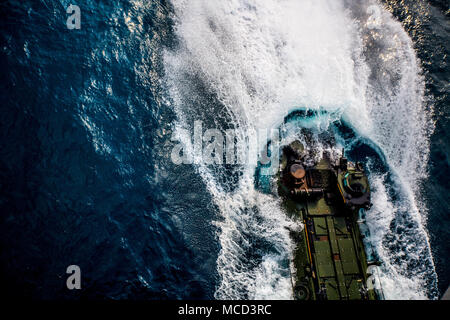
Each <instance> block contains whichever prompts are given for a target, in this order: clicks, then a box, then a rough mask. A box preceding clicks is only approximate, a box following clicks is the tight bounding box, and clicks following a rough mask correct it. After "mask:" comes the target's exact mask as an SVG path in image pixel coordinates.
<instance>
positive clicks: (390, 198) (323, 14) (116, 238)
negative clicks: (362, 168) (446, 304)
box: [0, 0, 450, 300]
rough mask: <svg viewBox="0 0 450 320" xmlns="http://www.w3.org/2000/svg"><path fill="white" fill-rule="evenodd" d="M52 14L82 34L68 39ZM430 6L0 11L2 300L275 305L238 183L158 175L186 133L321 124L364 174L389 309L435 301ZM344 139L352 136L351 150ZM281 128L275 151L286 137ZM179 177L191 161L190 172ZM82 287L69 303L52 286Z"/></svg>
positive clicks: (256, 225) (433, 25)
mask: <svg viewBox="0 0 450 320" xmlns="http://www.w3.org/2000/svg"><path fill="white" fill-rule="evenodd" d="M70 4H74V5H78V6H79V7H80V11H81V15H80V17H81V28H80V29H68V28H67V25H66V21H67V19H68V17H69V16H70V14H68V13H67V12H66V9H67V8H68V7H69V5H70ZM449 32H450V8H449V2H448V1H446V0H418V1H417V0H403V1H394V0H384V1H375V0H367V1H362V0H339V1H338V0H303V1H295V0H283V1H276V0H264V1H260V0H258V1H256V0H220V1H219V0H217V1H211V0H189V1H188V0H171V1H169V0H159V1H156V0H155V1H144V0H121V1H101V0H97V1H90V0H77V1H69V0H67V1H66V0H60V1H50V0H46V1H34V0H33V1H27V0H20V1H19V0H16V1H13V0H9V1H2V2H1V4H0V57H1V59H0V63H1V80H0V93H1V104H0V106H1V112H0V124H1V125H0V143H1V145H0V283H1V284H2V289H3V292H4V293H6V294H8V295H9V296H10V297H23V298H32V299H69V300H70V299H114V300H115V299H132V300H144V299H292V293H291V282H290V278H289V261H290V257H291V254H292V248H293V243H292V240H291V239H290V237H289V231H288V229H289V228H291V227H292V224H293V223H292V221H290V220H289V219H288V218H287V216H286V215H285V214H284V212H283V210H282V209H281V206H280V202H279V199H278V198H277V197H276V196H274V195H273V194H271V193H270V192H269V193H265V192H262V191H261V190H259V189H258V188H256V187H255V183H254V182H255V181H254V174H255V168H256V163H249V164H247V165H210V164H205V163H202V162H199V163H198V162H194V163H193V164H181V165H179V164H176V163H174V162H173V161H172V157H171V154H172V151H173V148H174V146H175V145H176V144H177V141H178V142H182V143H184V144H189V143H190V142H191V141H192V140H191V139H192V137H193V136H194V123H195V122H196V121H201V123H202V126H203V130H206V129H210V128H211V129H212V128H215V129H218V130H220V131H225V130H227V129H233V130H235V131H236V132H237V133H238V139H239V137H244V136H245V132H247V131H248V130H259V129H268V128H276V127H278V126H280V124H281V123H282V121H283V119H284V117H285V116H286V115H287V114H289V113H290V112H292V111H294V110H296V109H298V108H307V109H311V110H320V111H321V112H326V113H327V114H330V115H332V116H330V117H325V118H322V119H320V124H319V125H316V127H315V129H314V130H316V132H318V134H320V133H321V132H322V131H323V132H325V131H326V130H328V129H329V128H330V126H331V125H332V124H336V123H338V124H339V123H342V124H345V128H344V129H343V130H342V132H340V133H337V134H338V137H337V141H338V145H337V146H336V150H338V149H339V150H340V148H342V147H345V148H346V152H347V155H348V157H349V158H350V159H351V160H359V161H363V162H364V163H365V164H366V168H367V169H368V171H369V173H370V175H369V179H370V182H371V187H372V189H373V195H372V202H373V204H374V205H373V207H372V209H371V210H370V211H369V212H368V213H367V225H368V227H369V229H370V232H371V237H370V239H368V241H369V242H370V244H371V245H372V246H373V247H374V248H376V250H377V252H378V254H379V256H380V259H381V261H382V262H383V265H382V276H381V283H382V285H383V290H384V292H385V296H386V298H387V299H438V298H439V297H440V296H441V295H442V294H443V292H444V291H445V290H446V289H447V287H448V286H449V283H450V215H449V207H450V198H449V194H450V184H449V176H450V171H449V155H450V123H449V118H450V111H449V108H450V96H449V81H448V80H449V77H450V65H449V51H450V33H449ZM349 132H350V133H349ZM295 134H296V133H295V128H294V131H293V132H292V135H295ZM194 158H195V155H194ZM69 265H78V266H79V267H80V268H81V286H82V290H68V289H67V287H66V279H67V277H68V275H67V274H66V268H67V267H68V266H69Z"/></svg>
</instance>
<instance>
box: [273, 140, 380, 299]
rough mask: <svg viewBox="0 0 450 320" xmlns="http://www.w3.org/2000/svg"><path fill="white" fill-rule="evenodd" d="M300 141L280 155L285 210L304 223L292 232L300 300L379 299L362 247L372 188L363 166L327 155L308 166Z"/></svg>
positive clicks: (372, 263)
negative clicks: (365, 213)
mask: <svg viewBox="0 0 450 320" xmlns="http://www.w3.org/2000/svg"><path fill="white" fill-rule="evenodd" d="M304 158H305V152H304V148H303V145H302V144H301V143H300V142H299V141H294V142H292V143H291V144H289V145H288V146H285V147H284V148H283V150H282V154H281V159H280V160H281V161H280V170H279V174H278V180H277V182H278V193H279V195H280V196H281V197H283V204H284V206H285V209H286V211H287V212H288V214H289V215H291V216H292V217H293V218H294V219H296V220H297V219H298V220H300V221H301V222H303V230H301V231H297V232H294V231H292V234H291V235H292V236H293V237H294V239H295V243H296V249H295V252H294V261H293V268H292V269H293V270H292V272H291V273H292V274H291V276H292V281H293V288H294V297H295V298H296V299H300V300H354V299H358V300H375V299H383V294H382V291H381V290H380V289H378V288H374V287H373V286H372V282H371V281H372V279H371V278H372V277H373V275H371V274H370V273H371V269H372V268H371V266H375V265H377V263H378V262H376V261H370V260H369V261H368V257H369V258H371V257H370V256H369V255H366V251H365V248H364V242H363V234H362V233H361V232H364V230H366V229H367V228H366V227H365V226H364V225H363V219H364V210H366V209H369V208H370V207H371V203H370V186H369V181H368V179H367V176H366V174H365V172H364V168H363V166H362V164H361V163H352V162H350V161H348V160H347V159H346V158H345V157H344V151H343V152H342V156H341V157H340V158H339V159H338V160H335V161H333V160H332V159H330V156H329V155H328V154H327V153H326V152H324V154H323V156H322V158H321V160H320V161H318V163H315V164H314V165H311V163H310V162H306V161H304Z"/></svg>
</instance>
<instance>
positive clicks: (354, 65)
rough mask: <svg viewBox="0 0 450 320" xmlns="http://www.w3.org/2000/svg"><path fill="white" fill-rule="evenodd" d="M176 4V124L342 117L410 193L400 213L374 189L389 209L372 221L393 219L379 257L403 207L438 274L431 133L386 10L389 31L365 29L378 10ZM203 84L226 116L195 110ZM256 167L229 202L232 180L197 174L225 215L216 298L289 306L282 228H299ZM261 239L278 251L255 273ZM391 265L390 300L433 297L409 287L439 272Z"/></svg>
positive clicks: (170, 79) (258, 1)
mask: <svg viewBox="0 0 450 320" xmlns="http://www.w3.org/2000/svg"><path fill="white" fill-rule="evenodd" d="M172 3H173V6H174V9H175V15H176V18H175V20H176V29H175V32H176V35H177V38H178V40H179V41H180V46H179V48H178V49H177V50H175V51H167V52H166V54H165V57H164V59H165V69H166V73H167V77H166V84H167V88H168V90H169V93H170V96H171V99H172V101H173V102H174V109H175V111H176V112H177V115H178V118H179V121H178V125H179V126H181V127H185V128H188V127H189V126H191V125H192V124H190V123H189V121H191V120H203V121H208V120H211V118H215V117H219V116H220V115H221V114H222V113H223V114H224V115H225V117H226V119H228V121H231V122H232V124H233V126H234V127H237V128H238V130H240V131H241V133H242V136H244V135H245V133H244V132H246V131H247V130H248V129H255V130H258V129H265V128H273V127H276V126H278V125H280V124H281V122H282V120H283V118H284V116H285V115H286V114H287V113H288V112H289V111H290V110H292V109H295V108H296V107H299V106H307V107H308V108H311V109H319V108H322V109H325V110H327V111H332V112H334V113H335V114H338V115H341V116H342V117H343V118H344V119H345V120H346V121H348V123H350V124H351V125H352V126H353V127H354V129H355V130H356V131H357V132H358V133H359V134H360V135H362V136H364V137H366V138H367V139H369V140H370V141H372V142H373V143H374V144H376V145H377V146H378V147H379V148H380V150H382V152H383V153H384V155H385V157H386V160H387V164H388V165H389V166H390V168H391V170H392V172H393V173H394V176H395V177H396V182H397V184H398V186H400V189H401V193H402V195H403V197H402V200H401V201H397V202H395V203H393V202H392V201H391V199H389V197H387V196H386V197H384V198H383V196H382V195H383V194H385V192H384V191H382V189H381V188H378V189H377V190H376V191H375V194H374V199H375V200H377V201H381V202H382V203H381V204H379V205H380V206H385V207H384V208H383V207H379V206H378V207H377V205H378V204H376V206H375V207H374V209H373V210H372V211H371V212H369V213H368V215H369V216H371V213H372V216H373V215H374V213H375V212H384V213H385V214H386V215H389V217H388V216H384V218H383V219H379V220H377V221H378V222H377V223H372V224H371V226H370V228H371V232H372V234H373V237H374V238H373V239H374V241H375V242H376V243H377V245H378V247H379V248H380V250H382V249H383V246H384V245H385V243H384V242H385V241H386V240H385V238H384V236H385V235H386V234H388V233H389V232H388V230H389V223H390V221H392V217H393V214H394V213H395V212H396V210H397V209H398V208H397V207H396V206H402V207H406V208H407V209H406V212H408V214H409V217H410V219H412V220H414V221H416V222H417V224H418V227H417V230H416V231H417V233H416V234H415V235H414V237H417V239H418V242H420V243H421V246H422V247H421V248H420V250H419V251H417V252H420V253H421V254H425V255H427V259H429V260H430V261H431V269H433V266H432V260H431V253H430V250H429V246H428V236H427V233H426V230H425V228H424V221H422V216H425V215H426V211H425V210H424V209H423V208H424V206H423V205H422V204H420V203H419V200H418V199H420V194H419V192H418V191H419V190H417V188H416V186H417V183H418V181H419V180H420V179H421V178H423V177H425V176H426V171H425V170H424V168H425V165H424V163H425V162H426V161H427V159H428V153H429V143H428V137H429V134H430V131H431V130H432V128H431V127H432V125H431V123H430V121H429V119H430V117H429V113H430V112H429V111H427V110H426V109H425V103H424V86H423V79H422V78H421V76H420V68H419V67H418V64H417V61H416V57H415V54H414V50H413V45H412V42H411V40H410V39H409V38H408V36H407V34H406V33H405V31H404V30H403V29H402V27H401V25H400V24H399V23H398V22H396V21H395V20H394V19H393V18H392V17H391V16H390V14H388V13H387V12H385V11H382V10H383V9H381V12H382V16H381V23H382V25H383V29H368V28H367V26H366V25H365V21H366V20H367V18H368V16H367V14H366V11H365V9H366V7H367V6H368V5H369V4H371V2H367V3H366V4H364V5H362V4H361V2H360V1H355V2H354V3H353V2H352V1H346V2H345V4H344V2H343V1H337V0H304V1H295V0H283V1H275V0H227V1H226V0H222V1H211V0H196V1H193V0H173V1H172ZM348 3H350V4H349V5H348ZM361 6H362V7H363V10H361ZM380 8H381V7H380ZM356 9H358V10H356ZM352 10H353V11H352ZM361 12H362V13H361ZM369 44H375V45H377V46H378V47H377V48H378V49H377V50H378V51H376V52H372V53H370V54H368V53H367V50H369V49H367V48H368V46H369ZM371 57H372V58H373V57H375V58H373V59H371ZM375 71H377V72H378V73H376V74H375V73H374V72H375ZM197 82H201V84H202V85H203V86H204V90H206V91H207V92H213V94H214V97H215V99H217V100H218V101H219V102H220V110H219V109H214V108H211V109H209V106H208V105H207V104H199V105H198V104H197V103H196V101H198V100H199V99H198V95H201V93H198V91H197V90H198V88H197V87H198V83H197ZM212 104H213V103H212ZM213 107H218V104H217V103H214V104H213ZM211 115H214V117H211ZM213 123H214V124H215V125H216V126H218V127H219V128H220V126H221V125H223V124H221V123H220V121H218V120H217V121H216V120H214V121H213ZM187 138H188V137H186V139H187ZM259 147H261V146H259ZM255 165H256V164H250V166H248V167H245V168H242V177H241V178H240V180H239V182H238V183H237V188H235V189H234V190H233V191H232V192H227V191H225V190H226V188H224V187H223V185H221V183H220V182H219V180H220V179H218V178H219V177H221V176H222V175H224V174H225V173H224V171H223V170H221V169H217V168H211V167H207V166H205V165H199V166H198V171H199V173H200V175H201V176H202V178H203V180H204V181H205V184H206V185H207V188H208V190H209V192H210V193H211V194H212V195H213V198H214V202H215V204H216V205H217V207H218V208H219V211H220V215H221V219H220V220H219V221H217V222H216V225H217V226H218V230H219V233H218V238H219V241H220V245H221V251H220V254H219V258H218V261H217V267H218V273H219V275H220V277H221V282H220V283H219V285H218V288H217V291H216V297H217V298H230V299H233V298H242V297H250V298H275V297H276V298H290V297H291V296H292V295H291V288H290V285H289V275H288V273H289V272H286V270H288V267H285V266H284V263H285V261H286V259H289V257H290V255H291V251H292V242H291V240H290V239H289V235H288V231H287V230H286V229H285V227H286V226H292V222H291V221H289V220H288V219H287V218H286V216H285V214H284V213H283V212H282V211H281V209H280V208H279V204H278V200H277V199H275V198H273V197H271V196H268V195H263V194H261V193H259V192H258V191H257V190H255V189H254V187H253V180H252V176H253V170H254V168H255ZM373 178H374V177H372V179H373ZM375 178H376V177H375ZM374 181H378V180H376V179H375V180H374ZM383 201H384V202H383ZM374 202H375V201H374ZM388 209H389V210H388ZM387 212H389V213H387ZM408 237H411V236H410V235H408ZM253 238H258V239H265V240H266V241H269V242H270V243H272V244H273V245H274V247H275V248H276V249H275V250H274V252H272V253H270V254H267V255H265V256H263V257H262V259H261V261H258V264H257V265H256V266H254V265H252V264H251V263H248V261H246V260H245V259H246V258H245V255H246V253H247V252H248V250H250V251H251V250H252V249H254V250H257V249H258V248H254V247H253V246H254V244H253V243H251V239H253ZM415 240H416V239H399V240H398V242H399V247H400V248H401V250H403V249H405V248H406V247H407V249H405V250H407V252H403V253H402V254H408V255H414V254H415V251H414V250H415V249H414V248H413V247H410V246H405V245H403V244H405V243H409V242H411V241H412V242H414V241H415ZM377 241H378V242H377ZM423 246H425V247H423ZM382 252H383V253H384V255H383V256H382V258H383V260H384V261H385V262H388V261H390V260H391V259H392V258H393V257H392V253H391V252H388V251H386V250H385V251H382ZM406 259H408V258H406ZM413 259H415V258H413ZM387 265H388V266H389V270H386V272H388V275H389V277H386V281H387V282H389V281H391V285H388V284H386V287H387V288H386V289H387V290H388V294H387V296H388V297H391V298H394V297H400V296H403V297H407V298H419V299H420V298H423V297H425V295H426V291H427V290H429V288H424V287H420V285H413V284H411V285H402V283H404V282H405V281H407V280H406V278H407V276H408V277H409V278H408V279H410V280H408V281H409V282H411V283H416V284H422V283H423V279H424V277H430V276H431V277H433V276H434V277H435V273H434V270H431V271H430V272H428V273H427V272H423V270H422V271H421V272H410V270H405V268H408V267H407V264H403V263H397V264H396V263H390V262H389V263H388V264H387ZM387 282H386V283H387Z"/></svg>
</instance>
